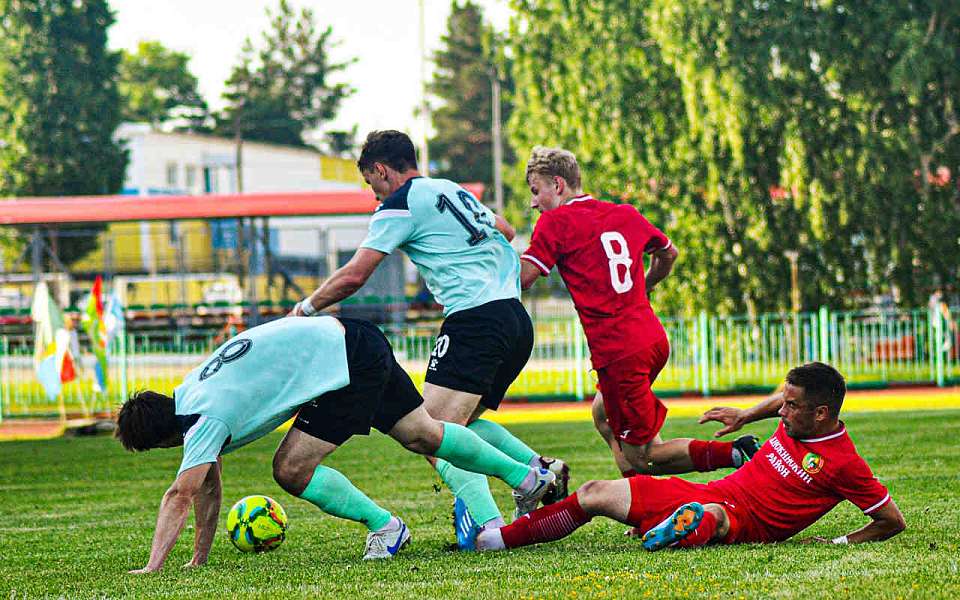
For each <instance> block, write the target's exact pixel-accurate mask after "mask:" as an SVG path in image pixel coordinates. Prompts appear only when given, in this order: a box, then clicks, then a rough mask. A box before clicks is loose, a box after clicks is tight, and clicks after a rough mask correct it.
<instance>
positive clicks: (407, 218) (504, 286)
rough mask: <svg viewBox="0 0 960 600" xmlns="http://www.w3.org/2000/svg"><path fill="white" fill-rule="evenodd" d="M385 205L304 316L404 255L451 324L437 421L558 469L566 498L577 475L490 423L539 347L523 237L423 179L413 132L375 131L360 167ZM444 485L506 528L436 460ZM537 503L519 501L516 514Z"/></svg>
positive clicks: (464, 476) (433, 394)
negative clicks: (521, 254) (518, 240)
mask: <svg viewBox="0 0 960 600" xmlns="http://www.w3.org/2000/svg"><path fill="white" fill-rule="evenodd" d="M357 166H358V167H359V169H360V172H361V174H362V175H363V177H364V180H365V181H366V182H367V183H368V184H369V185H370V187H372V188H373V191H374V192H375V193H376V195H377V198H378V199H379V200H381V205H380V206H379V207H378V208H377V210H376V212H375V213H374V214H373V217H372V218H371V219H370V230H369V233H368V235H367V238H366V239H365V240H364V241H363V243H362V244H361V245H360V248H359V249H358V250H357V252H356V254H354V256H353V258H352V259H350V261H349V262H348V263H347V264H346V265H344V266H343V267H341V268H340V269H338V270H337V271H336V272H335V273H333V275H331V277H330V278H329V279H328V280H327V281H325V282H324V283H323V285H321V286H320V288H319V289H317V290H316V291H315V292H314V293H313V294H311V295H310V296H309V297H307V298H305V299H304V300H303V301H301V302H300V303H299V304H298V305H297V307H296V308H295V309H294V311H293V312H292V314H294V315H306V316H309V315H312V314H315V313H316V312H317V311H319V310H321V309H323V308H326V307H328V306H330V305H332V304H334V303H336V302H339V301H340V300H343V299H344V298H346V297H348V296H350V295H351V294H352V293H354V292H355V291H356V290H357V289H359V288H360V286H362V285H363V284H364V282H366V281H367V279H368V278H369V277H370V275H371V274H372V273H373V271H374V270H375V269H376V268H377V265H378V264H380V261H381V260H383V258H384V257H385V256H387V255H388V254H390V253H392V252H393V251H395V250H397V249H399V250H403V251H404V252H405V253H406V254H407V255H408V256H409V257H410V260H412V261H413V262H414V264H416V265H417V268H418V269H419V270H420V273H421V275H422V276H423V278H424V281H425V282H426V284H427V287H428V288H429V290H430V292H431V293H432V294H433V295H434V297H435V298H436V299H437V300H438V301H439V302H440V303H441V304H443V306H444V316H445V320H444V323H443V325H442V327H441V329H440V333H439V335H438V336H437V341H436V346H435V347H434V350H433V353H432V354H431V356H430V361H429V364H428V365H427V375H426V383H425V384H424V389H423V396H424V403H425V404H426V407H427V411H428V412H429V413H430V414H431V415H432V416H433V417H434V418H437V419H442V420H444V421H450V422H453V423H460V424H463V425H467V426H468V427H470V429H472V430H474V431H476V433H477V434H478V435H479V436H480V437H482V438H483V439H485V440H486V441H488V442H489V443H490V444H492V445H494V446H496V447H497V448H499V449H501V450H502V451H503V452H505V453H506V454H507V455H509V456H511V457H512V458H514V459H515V460H518V461H521V462H524V463H528V464H531V465H534V466H537V467H540V468H546V469H548V470H552V472H554V474H555V475H556V476H557V479H558V483H557V485H556V487H555V488H554V490H551V496H552V497H550V498H548V501H550V500H554V499H559V498H562V497H565V496H566V482H567V480H568V475H567V472H568V470H567V467H566V465H565V464H563V462H562V461H559V460H556V459H550V458H545V457H542V456H540V455H539V454H538V453H537V452H535V451H534V450H532V449H531V448H529V447H528V446H527V445H526V444H524V443H523V442H521V441H520V440H519V439H517V438H516V437H514V436H513V435H512V434H510V433H509V432H508V431H507V430H506V429H505V428H503V427H501V426H500V425H498V424H496V423H493V422H492V421H488V420H485V419H480V418H479V417H480V415H481V414H482V413H483V411H484V410H486V409H494V410H495V409H496V408H497V407H498V406H499V405H500V401H501V400H502V399H503V396H504V394H505V393H506V391H507V388H508V387H509V386H510V384H511V383H512V382H513V380H514V379H516V377H517V375H519V373H520V371H521V369H522V368H523V367H524V365H526V363H527V359H528V358H529V357H530V352H531V351H532V349H533V325H532V323H531V322H530V316H529V315H528V314H527V312H526V310H525V309H524V308H523V305H522V304H521V303H520V300H519V298H520V280H519V275H520V263H519V260H518V257H517V253H516V252H515V251H514V250H513V248H512V247H511V246H510V243H509V239H510V238H512V237H513V229H512V228H511V227H510V225H509V224H508V223H507V222H506V221H504V220H503V219H502V218H501V217H499V216H498V215H495V214H493V212H491V211H490V210H489V209H488V208H487V207H485V206H483V205H482V204H481V203H480V202H478V201H477V199H476V198H474V197H473V195H472V194H470V193H469V192H468V191H466V190H465V189H463V188H462V187H460V186H459V185H457V184H455V183H453V182H451V181H447V180H445V179H433V178H428V177H421V176H420V173H419V171H418V170H417V158H416V152H415V150H414V147H413V143H412V142H411V141H410V138H409V137H407V135H406V134H403V133H401V132H399V131H375V132H373V133H371V134H370V135H369V136H368V137H367V140H366V142H365V143H364V145H363V150H362V152H361V154H360V159H359V161H357ZM434 464H435V467H436V468H437V471H438V472H439V473H440V476H441V478H442V479H443V480H444V482H445V483H447V485H448V486H449V487H450V489H451V490H452V491H453V492H454V495H456V496H457V497H459V498H462V499H463V501H464V503H465V504H466V506H467V509H468V510H469V511H470V513H471V515H472V516H473V518H474V519H476V520H477V521H478V522H479V523H481V524H484V525H490V526H496V525H498V524H500V523H502V522H503V521H502V517H501V515H500V510H499V509H498V508H497V505H496V503H495V502H494V501H493V497H492V496H491V495H490V490H489V487H488V486H487V482H486V480H485V479H484V478H482V477H478V476H477V475H476V474H473V473H466V472H463V471H461V470H459V469H455V468H452V467H451V466H450V465H449V464H447V463H446V462H445V461H442V460H440V461H436V462H435V463H434ZM535 507H536V503H533V504H531V503H530V502H529V501H527V500H523V499H521V498H518V499H517V510H516V511H515V514H517V515H519V514H524V513H526V512H529V511H530V510H533V509H534V508H535Z"/></svg>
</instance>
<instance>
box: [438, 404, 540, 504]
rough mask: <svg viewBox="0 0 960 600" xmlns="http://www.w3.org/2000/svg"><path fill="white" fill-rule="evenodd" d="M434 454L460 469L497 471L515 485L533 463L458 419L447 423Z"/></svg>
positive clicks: (444, 425)
mask: <svg viewBox="0 0 960 600" xmlns="http://www.w3.org/2000/svg"><path fill="white" fill-rule="evenodd" d="M433 455H434V456H436V457H437V458H442V459H443V460H445V461H447V462H449V463H450V464H452V465H453V466H455V467H458V468H460V469H464V470H466V471H473V472H474V473H483V474H484V475H493V476H494V477H496V478H498V479H501V480H503V481H504V482H506V484H507V485H509V486H510V487H512V488H516V487H517V486H518V485H520V483H521V482H522V481H523V479H524V477H526V476H527V474H528V473H529V472H530V466H529V465H527V464H526V463H520V462H517V461H515V460H513V459H512V458H510V457H509V456H507V455H506V454H504V453H503V452H501V451H500V450H497V449H496V448H495V447H494V446H493V445H491V444H488V443H487V442H485V441H483V440H482V439H480V436H478V435H477V434H476V433H474V432H472V431H470V430H469V429H467V428H466V427H464V426H462V425H457V424H456V423H444V424H443V440H441V442H440V448H438V449H437V451H436V452H434V454H433ZM471 514H472V513H471ZM474 518H476V516H474Z"/></svg>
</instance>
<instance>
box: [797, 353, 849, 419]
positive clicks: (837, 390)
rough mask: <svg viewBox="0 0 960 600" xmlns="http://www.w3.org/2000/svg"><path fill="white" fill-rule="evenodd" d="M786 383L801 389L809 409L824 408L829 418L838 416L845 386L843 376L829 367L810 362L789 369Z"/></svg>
mask: <svg viewBox="0 0 960 600" xmlns="http://www.w3.org/2000/svg"><path fill="white" fill-rule="evenodd" d="M787 383H789V384H790V385H795V386H797V387H801V388H803V397H804V399H805V401H806V402H807V403H808V404H809V405H810V406H811V407H817V406H826V407H827V409H828V410H829V411H830V416H831V417H834V418H836V417H838V416H840V407H841V406H843V397H844V395H846V393H847V384H846V382H845V381H844V380H843V375H841V374H840V373H839V371H837V370H836V369H834V368H833V367H831V366H830V365H828V364H825V363H822V362H811V363H807V364H805V365H803V366H800V367H796V368H794V369H791V370H790V372H789V373H787Z"/></svg>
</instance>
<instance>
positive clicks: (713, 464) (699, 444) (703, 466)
mask: <svg viewBox="0 0 960 600" xmlns="http://www.w3.org/2000/svg"><path fill="white" fill-rule="evenodd" d="M687 451H688V452H690V460H691V461H693V468H694V469H696V470H698V471H713V470H716V469H723V468H727V467H732V466H733V442H714V441H709V442H706V441H703V440H692V441H691V442H690V446H688V450H687Z"/></svg>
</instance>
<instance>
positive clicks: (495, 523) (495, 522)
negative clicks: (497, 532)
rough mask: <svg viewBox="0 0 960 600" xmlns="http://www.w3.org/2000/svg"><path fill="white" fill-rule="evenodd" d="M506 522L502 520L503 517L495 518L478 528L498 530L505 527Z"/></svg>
mask: <svg viewBox="0 0 960 600" xmlns="http://www.w3.org/2000/svg"><path fill="white" fill-rule="evenodd" d="M506 524H507V522H506V521H504V520H503V517H497V518H496V519H490V520H489V521H487V522H486V523H484V524H483V525H481V526H480V528H481V529H500V528H501V527H504V526H506Z"/></svg>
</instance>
